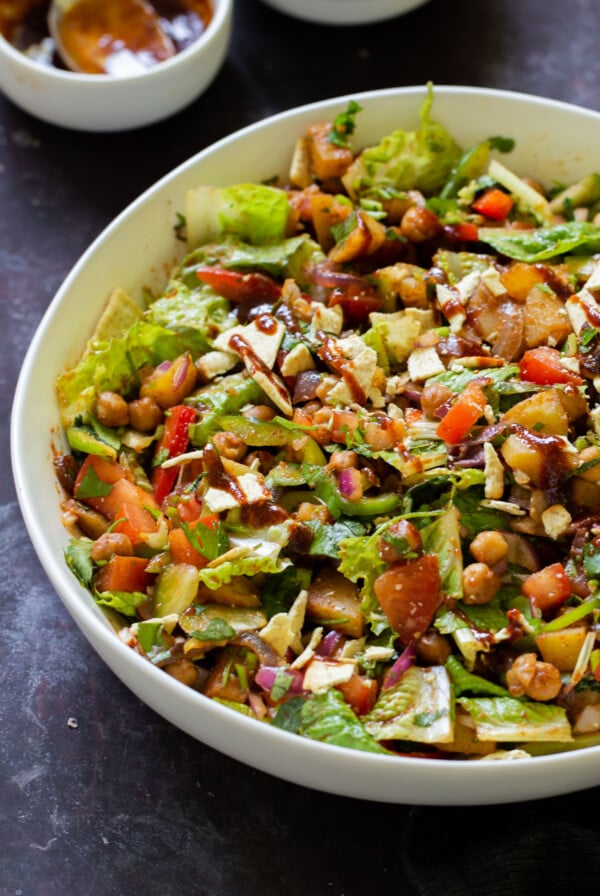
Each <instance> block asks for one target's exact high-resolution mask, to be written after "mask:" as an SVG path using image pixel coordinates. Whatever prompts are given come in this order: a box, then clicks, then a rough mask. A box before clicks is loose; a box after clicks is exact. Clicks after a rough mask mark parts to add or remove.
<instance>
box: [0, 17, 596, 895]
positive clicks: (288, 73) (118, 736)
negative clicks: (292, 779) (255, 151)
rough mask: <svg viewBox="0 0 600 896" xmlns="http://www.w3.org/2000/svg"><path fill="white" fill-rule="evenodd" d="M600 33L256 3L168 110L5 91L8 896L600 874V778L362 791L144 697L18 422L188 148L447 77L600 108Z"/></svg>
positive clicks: (1, 192) (2, 678) (3, 796)
mask: <svg viewBox="0 0 600 896" xmlns="http://www.w3.org/2000/svg"><path fill="white" fill-rule="evenodd" d="M298 2H299V3H301V0H298ZM340 2H341V0H340ZM365 2H368V0H365ZM599 30H600V6H599V5H598V3H597V0H569V2H568V3H565V2H560V3H559V2H556V0H546V2H544V0H453V2H449V0H431V2H430V3H429V4H428V5H426V6H424V7H422V8H421V9H418V10H416V11H414V12H413V13H410V14H409V15H407V16H405V17H403V18H398V19H396V20H394V21H391V22H387V23H382V24H379V25H374V26H369V27H366V26H365V27H356V28H345V29H344V28H329V27H326V26H318V25H310V24H303V23H300V22H298V21H295V20H293V19H290V18H286V17H285V16H283V15H281V14H279V13H277V12H275V11H273V10H272V9H270V8H269V7H267V6H264V5H262V4H261V3H260V2H258V0H237V8H236V23H235V34H234V40H233V44H232V47H231V50H230V53H229V56H228V59H227V62H226V64H225V66H224V68H223V69H222V71H221V72H220V74H219V75H218V77H217V78H216V80H215V81H214V83H213V84H212V85H211V87H210V88H209V89H208V91H207V92H206V93H205V94H204V95H203V96H202V97H200V99H198V100H197V102H196V103H195V104H194V105H193V106H191V107H190V108H188V109H187V110H185V111H184V112H182V113H180V114H179V115H177V116H175V117H173V118H171V119H170V120H168V121H166V122H164V123H162V124H160V125H156V126H154V127H151V128H146V129H144V130H140V131H135V132H129V133H125V134H118V135H106V134H105V135H98V136H94V135H90V134H81V133H77V132H74V131H67V130H62V129H59V128H54V127H51V126H49V125H46V124H43V123H41V122H39V121H36V120H35V119H33V118H31V117H29V116H28V115H27V114H25V113H24V112H21V111H20V110H19V109H17V108H16V107H14V106H13V105H12V104H11V103H10V102H9V101H8V100H5V99H4V98H3V97H1V96H0V332H1V333H2V334H3V345H2V350H1V351H0V400H1V402H2V409H1V413H0V431H1V436H2V451H3V454H4V456H5V458H6V469H5V473H4V475H3V476H1V477H0V497H1V500H2V509H1V511H0V514H1V515H0V521H1V529H0V538H1V544H0V594H1V601H0V620H1V631H2V658H1V662H0V683H1V684H0V686H1V691H0V694H1V697H0V896H64V894H69V896H80V894H81V896H87V894H98V896H129V894H138V893H144V894H147V896H158V894H161V896H163V894H164V896H170V894H178V893H182V892H183V893H193V894H198V896H212V894H221V896H230V894H231V896H254V894H257V896H258V894H263V896H275V894H283V893H285V894H289V896H307V894H308V896H359V894H360V896H363V894H365V893H366V894H371V893H376V892H382V891H390V892H399V893H402V894H403V896H413V894H424V896H425V894H427V896H429V894H432V896H434V894H435V896H438V894H451V896H453V894H461V896H462V894H475V893H476V894H500V893H502V894H509V896H510V894H525V896H527V894H531V893H538V892H539V893H542V892H548V891H552V892H553V893H555V894H558V893H571V892H574V891H575V888H580V887H581V886H585V885H586V884H587V885H588V886H590V887H591V886H597V880H598V876H599V873H600V850H599V847H598V842H599V835H600V820H599V819H600V815H599V813H598V807H597V803H596V800H597V799H598V796H599V792H598V789H592V790H587V791H583V792H581V793H579V794H573V795H570V796H564V797H559V798H553V799H549V800H542V801H538V802H529V803H525V804H522V805H512V806H505V807H479V808H473V809H453V808H446V809H436V808H417V807H410V806H390V805H380V804H376V803H368V802H363V801H354V800H350V799H346V798H342V797H334V796H331V795H323V794H319V793H316V792H313V791H310V790H306V789H303V788H300V787H297V786H295V785H292V784H287V783H286V782H283V781H279V780H276V779H274V778H271V777H269V776H267V775H265V774H262V773H259V772H256V771H254V770H252V769H249V768H247V767H245V766H243V765H241V764H239V763H237V762H235V761H233V760H230V759H227V758H225V757H223V756H221V755H220V754H218V753H216V752H215V751H213V750H211V749H209V748H207V747H205V746H203V745H202V744H200V743H197V742H196V741H194V740H192V739H191V738H189V737H188V736H187V735H184V734H182V733H181V732H179V731H178V730H177V729H175V728H173V727H172V726H170V725H169V724H168V723H167V722H165V721H163V720H162V719H161V718H159V717H158V716H157V715H155V714H154V713H153V712H152V711H151V710H149V709H147V708H146V707H145V706H144V705H142V704H140V702H139V701H138V700H137V699H136V698H135V697H133V696H132V694H131V693H130V692H129V691H128V690H126V689H125V687H124V686H123V685H122V684H121V683H120V682H119V681H118V680H117V679H116V678H115V677H114V676H113V675H112V673H111V672H110V671H109V670H108V669H107V668H106V667H105V666H104V665H103V663H102V662H101V661H100V659H99V658H98V657H97V656H96V654H95V653H93V652H92V651H91V649H90V648H89V647H88V645H87V643H86V641H85V640H84V638H83V637H82V636H81V634H80V633H79V631H78V630H77V629H76V628H75V626H74V624H73V623H72V621H71V619H70V617H69V616H68V615H67V613H66V611H65V610H64V608H63V606H62V604H61V603H60V601H59V599H58V597H57V596H56V594H55V593H54V591H53V589H52V587H51V586H50V585H49V583H48V581H47V579H46V577H45V575H44V573H43V572H42V570H41V567H40V565H39V563H38V561H37V559H36V557H35V554H34V551H33V549H32V547H31V545H30V543H29V540H28V537H27V535H26V532H25V529H24V526H23V523H22V521H21V516H20V513H19V509H18V507H17V504H16V499H15V495H14V490H13V487H12V481H11V475H10V468H9V460H8V456H9V449H8V430H9V413H10V405H11V400H12V393H13V390H14V385H15V381H16V377H17V374H18V369H19V366H20V363H21V360H22V357H23V355H24V354H25V351H26V349H27V346H28V343H29V341H30V339H31V337H32V335H33V333H34V331H35V328H36V326H37V324H38V322H39V320H40V318H41V316H42V314H43V312H44V309H45V308H46V306H47V304H48V302H49V300H50V299H51V297H52V295H53V294H54V292H55V290H56V289H57V287H58V286H59V285H60V283H61V281H62V279H63V278H64V276H65V275H66V274H67V272H68V271H69V269H70V267H71V266H72V264H73V263H74V262H75V261H76V260H77V258H78V257H79V255H80V254H81V252H82V251H83V250H84V249H85V248H86V246H87V245H88V244H89V243H90V241H91V240H92V239H93V238H94V237H95V236H96V235H97V234H98V233H99V232H100V231H101V230H102V229H103V227H104V226H105V225H106V224H108V223H109V221H110V220H111V219H112V218H113V216H114V215H115V214H117V213H118V212H119V211H121V210H122V209H123V208H124V207H125V206H126V205H127V204H128V203H129V202H130V201H131V200H132V199H133V198H135V197H136V196H137V195H138V194H139V193H140V192H141V191H142V190H144V189H145V188H146V187H148V186H150V185H151V184H152V183H153V182H154V181H155V180H156V179H157V178H158V177H160V176H161V175H162V174H164V173H166V172H167V171H169V170H170V169H171V168H172V167H174V166H175V165H176V164H178V163H179V162H181V161H183V160H185V159H186V158H188V157H189V156H191V155H193V154H194V153H195V152H197V151H198V150H200V149H202V148H203V147H204V146H206V145H208V144H210V143H212V142H213V141H214V140H216V139H218V138H220V137H222V136H224V135H226V134H227V133H230V132H231V131H233V130H236V129H238V128H239V127H241V126H243V125H246V124H249V123H251V122H253V121H256V120H258V119H261V118H264V117H266V116H268V115H270V114H272V113H275V112H279V111H281V110H283V109H286V108H288V107H291V106H295V105H298V104H302V103H306V102H311V101H313V100H318V99H322V98H326V97H329V96H336V95H339V94H346V93H352V92H358V91H361V90H367V89H372V88H380V87H390V86H400V85H409V84H422V83H424V82H425V81H427V80H430V79H431V80H433V81H434V82H435V83H438V84H469V85H478V86H486V87H497V88H504V89H511V90H520V91H524V92H528V93H533V94H538V95H544V96H548V97H553V98H555V99H560V100H565V101H569V102H574V103H577V104H579V105H584V106H588V107H590V108H593V109H600V54H599V53H598V46H597V43H598V33H599ZM599 149H600V147H599ZM40 438H42V439H45V438H46V435H45V434H44V433H40ZM69 719H76V724H77V727H70V726H69V724H68V720H69Z"/></svg>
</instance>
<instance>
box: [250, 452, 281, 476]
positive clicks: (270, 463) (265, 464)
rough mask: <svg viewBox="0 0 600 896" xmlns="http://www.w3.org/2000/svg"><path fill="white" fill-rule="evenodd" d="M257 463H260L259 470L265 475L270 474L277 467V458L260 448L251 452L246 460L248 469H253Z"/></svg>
mask: <svg viewBox="0 0 600 896" xmlns="http://www.w3.org/2000/svg"><path fill="white" fill-rule="evenodd" d="M255 461H258V469H259V470H260V472H261V473H263V474H267V473H269V472H270V471H271V470H272V469H273V467H274V466H275V458H274V457H273V455H272V454H271V452H270V451H266V450H263V449H260V448H259V449H258V450H257V451H250V452H249V453H248V454H247V455H246V457H245V458H244V463H245V464H246V466H248V467H251V466H252V464H253V463H254V462H255Z"/></svg>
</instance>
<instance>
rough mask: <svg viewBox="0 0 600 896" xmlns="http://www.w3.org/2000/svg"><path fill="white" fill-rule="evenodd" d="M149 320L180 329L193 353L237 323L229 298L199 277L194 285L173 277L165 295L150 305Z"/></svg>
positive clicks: (147, 315) (168, 327)
mask: <svg viewBox="0 0 600 896" xmlns="http://www.w3.org/2000/svg"><path fill="white" fill-rule="evenodd" d="M146 320H148V321H150V322H151V323H155V324H158V326H161V327H166V328H167V329H169V330H173V331H174V332H175V333H179V334H180V335H181V336H182V337H183V338H184V339H185V340H186V342H187V344H188V346H189V350H190V351H191V352H192V354H193V355H200V354H203V353H204V352H207V351H208V350H209V349H210V347H211V345H212V340H213V339H214V338H215V337H216V336H218V334H219V333H221V332H222V331H223V330H228V329H229V328H230V327H232V326H233V325H234V324H235V323H236V318H235V316H234V315H233V313H232V312H231V310H230V307H229V302H228V301H227V300H226V299H224V298H222V297H221V296H217V295H215V293H214V292H213V291H212V289H210V287H208V286H205V285H203V284H201V283H200V281H199V280H198V278H197V277H196V282H195V283H194V284H193V286H192V288H189V287H188V286H186V285H185V284H184V283H182V282H181V280H178V279H174V280H172V281H171V282H170V284H169V286H168V287H167V289H166V291H165V294H164V296H162V298H160V299H157V300H156V301H155V302H153V303H152V305H151V306H150V307H149V309H148V311H147V312H146Z"/></svg>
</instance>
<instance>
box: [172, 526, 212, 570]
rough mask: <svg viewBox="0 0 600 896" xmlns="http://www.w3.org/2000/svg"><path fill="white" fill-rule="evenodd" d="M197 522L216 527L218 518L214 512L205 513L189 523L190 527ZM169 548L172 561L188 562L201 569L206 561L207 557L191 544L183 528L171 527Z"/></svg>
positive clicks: (193, 527)
mask: <svg viewBox="0 0 600 896" xmlns="http://www.w3.org/2000/svg"><path fill="white" fill-rule="evenodd" d="M198 524H202V525H204V526H208V527H209V528H211V529H216V528H217V526H218V525H219V518H218V516H217V515H216V514H215V513H210V514H206V515H205V516H203V517H201V518H199V519H196V520H195V521H194V522H192V523H190V529H195V528H196V527H197V526H198ZM200 540H201V539H200ZM169 550H170V552H171V560H172V561H173V563H189V564H190V565H191V566H195V567H196V568H197V569H202V567H203V566H206V564H207V563H208V560H207V558H206V557H205V556H204V555H203V554H201V553H200V551H197V550H196V548H195V547H194V546H193V545H192V543H191V542H190V540H189V538H188V537H187V535H186V533H185V531H184V530H183V529H178V528H175V529H171V531H170V532H169Z"/></svg>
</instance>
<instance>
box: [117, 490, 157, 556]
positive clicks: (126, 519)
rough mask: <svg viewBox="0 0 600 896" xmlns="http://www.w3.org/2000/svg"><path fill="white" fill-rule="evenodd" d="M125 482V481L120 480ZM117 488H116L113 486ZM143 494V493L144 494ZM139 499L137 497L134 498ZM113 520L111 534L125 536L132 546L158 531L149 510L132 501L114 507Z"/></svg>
mask: <svg viewBox="0 0 600 896" xmlns="http://www.w3.org/2000/svg"><path fill="white" fill-rule="evenodd" d="M122 481H123V482H126V481H127V480H125V479H124V480H122ZM115 488H118V486H115ZM144 494H145V492H144ZM135 497H136V499H139V495H136V496H135ZM112 518H113V519H115V520H117V522H116V523H115V525H114V527H113V532H120V533H122V534H123V535H127V537H128V538H129V539H130V541H131V543H132V545H133V546H134V547H135V545H137V544H143V542H144V539H143V537H142V536H144V535H152V534H154V533H155V532H156V531H157V530H158V524H157V522H156V519H155V518H154V517H153V516H152V514H151V513H150V511H149V510H146V508H145V507H143V506H141V505H140V504H138V503H137V501H136V502H134V501H127V500H126V501H123V503H121V504H117V505H116V506H115V510H114V515H113V517H112Z"/></svg>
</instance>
